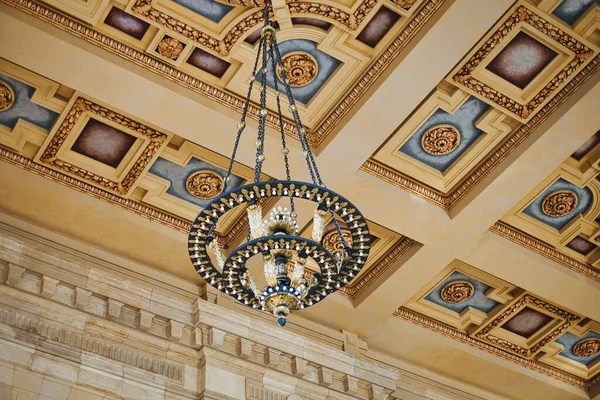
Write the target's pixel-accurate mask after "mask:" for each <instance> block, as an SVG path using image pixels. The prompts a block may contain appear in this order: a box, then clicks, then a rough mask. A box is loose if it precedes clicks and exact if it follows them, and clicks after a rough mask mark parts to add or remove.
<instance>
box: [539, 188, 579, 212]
mask: <svg viewBox="0 0 600 400" xmlns="http://www.w3.org/2000/svg"><path fill="white" fill-rule="evenodd" d="M578 203H579V199H578V198H577V195H576V194H575V193H574V192H572V191H570V190H559V191H556V192H554V193H550V194H549V195H548V196H546V198H545V199H544V201H543V202H542V211H543V213H544V214H546V215H547V216H549V217H562V216H564V215H567V214H569V213H570V212H572V211H573V210H574V209H575V208H576V207H577V204H578Z"/></svg>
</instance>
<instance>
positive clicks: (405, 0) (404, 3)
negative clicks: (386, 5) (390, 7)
mask: <svg viewBox="0 0 600 400" xmlns="http://www.w3.org/2000/svg"><path fill="white" fill-rule="evenodd" d="M393 2H394V4H395V5H397V6H398V7H402V8H404V9H405V10H410V8H411V7H412V6H414V5H415V3H416V2H417V0H393Z"/></svg>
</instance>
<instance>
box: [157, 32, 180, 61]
mask: <svg viewBox="0 0 600 400" xmlns="http://www.w3.org/2000/svg"><path fill="white" fill-rule="evenodd" d="M182 51H183V43H181V42H180V41H179V40H177V39H173V38H171V37H165V38H164V39H163V40H161V41H160V43H159V44H158V53H159V54H160V55H161V56H164V57H167V58H170V59H171V60H176V59H177V57H179V55H180V54H181V52H182Z"/></svg>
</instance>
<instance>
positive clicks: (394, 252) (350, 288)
mask: <svg viewBox="0 0 600 400" xmlns="http://www.w3.org/2000/svg"><path fill="white" fill-rule="evenodd" d="M416 243H417V242H415V241H414V240H412V239H410V238H408V237H405V236H404V237H403V238H402V239H401V240H400V241H399V242H398V243H397V244H396V245H395V246H394V247H392V248H391V249H390V250H389V251H388V252H387V253H386V254H385V256H383V257H382V258H381V260H380V261H379V262H377V263H376V264H375V265H373V266H372V267H371V268H369V269H368V270H367V271H366V272H365V273H363V274H362V275H361V276H359V277H357V278H356V279H355V280H353V281H351V282H350V284H348V285H346V286H344V287H343V288H341V289H340V290H338V292H337V293H339V294H341V295H343V296H345V297H348V298H351V299H356V298H357V297H358V296H360V294H361V293H362V292H364V291H365V289H367V288H368V287H369V286H370V285H371V284H372V283H373V282H375V280H376V279H377V278H379V277H380V276H381V275H382V274H383V273H384V272H385V271H387V269H388V268H390V267H391V266H392V265H393V264H394V263H395V262H396V261H398V260H399V259H400V257H402V256H403V255H404V254H405V253H406V252H407V251H408V250H409V249H410V248H411V247H412V246H413V245H414V244H416Z"/></svg>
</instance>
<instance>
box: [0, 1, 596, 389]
mask: <svg viewBox="0 0 600 400" xmlns="http://www.w3.org/2000/svg"><path fill="white" fill-rule="evenodd" d="M237 3H239V2H237V1H235V2H234V1H231V2H227V1H222V2H217V1H214V0H196V1H190V0H129V1H127V0H87V1H84V0H74V1H64V0H47V1H41V0H39V1H38V0H2V2H1V3H0V57H1V58H0V161H2V162H0V174H1V176H2V189H1V190H0V209H1V211H2V212H1V213H0V221H1V222H2V223H6V224H13V225H15V224H16V225H18V223H17V222H15V221H18V220H24V221H28V222H32V223H34V224H36V225H38V226H39V227H40V228H44V229H49V230H51V231H53V232H55V234H56V235H65V236H68V237H70V238H72V239H75V240H76V241H79V242H82V243H85V244H91V245H92V246H95V247H99V248H102V249H105V250H107V251H109V252H111V253H114V254H116V255H120V256H124V257H126V258H129V259H130V260H131V261H132V262H134V263H143V264H147V265H149V266H151V267H154V268H156V269H159V270H163V271H167V272H169V273H171V274H173V275H176V276H178V277H183V278H185V279H187V280H189V281H190V282H193V283H195V284H197V285H199V286H204V283H203V281H202V279H201V278H200V277H199V276H197V274H196V273H195V271H194V269H193V267H192V265H191V264H190V263H189V260H188V259H187V246H186V233H187V231H188V229H189V225H190V221H191V220H192V219H193V218H194V216H195V215H196V214H197V213H198V211H200V210H201V209H202V207H203V206H205V205H206V204H207V203H208V202H209V201H210V199H212V198H213V197H215V196H216V195H217V194H218V193H220V192H221V191H222V190H224V189H227V188H234V187H236V186H240V185H243V184H245V183H246V182H248V181H251V180H252V179H253V176H254V170H253V164H254V157H255V155H254V148H255V144H254V141H255V137H253V135H255V134H256V126H257V123H256V121H255V120H256V119H257V111H258V108H257V105H256V103H255V102H256V101H257V99H258V98H257V97H253V103H251V105H250V108H249V115H250V116H251V119H253V120H252V121H251V122H250V123H249V129H247V131H246V132H245V136H244V137H243V138H242V140H241V142H240V150H239V153H238V158H237V159H236V160H237V161H236V162H235V163H234V165H233V170H232V172H233V176H232V178H231V180H230V181H229V182H228V183H227V184H226V183H225V180H224V177H225V175H226V173H227V168H228V164H229V158H228V157H229V155H230V153H231V147H232V145H233V141H234V139H235V133H236V130H235V126H236V123H237V119H238V118H239V116H240V112H241V109H242V107H243V97H244V96H245V93H246V91H247V88H248V85H249V84H250V83H251V80H250V77H251V75H252V68H253V58H254V56H255V54H256V43H257V39H258V35H259V28H260V26H261V23H262V12H261V9H260V8H257V7H253V6H239V5H236V4H237ZM273 3H274V7H273V16H272V17H273V18H274V19H275V20H276V21H277V23H276V29H277V37H278V39H279V41H280V43H281V45H280V47H281V50H282V54H283V58H284V63H285V64H286V67H287V68H288V70H287V72H288V74H289V75H290V77H291V78H290V84H291V86H292V87H293V89H292V90H293V93H294V96H295V98H296V99H297V100H298V101H299V103H300V105H299V109H300V114H301V116H302V118H303V121H304V122H305V123H306V126H307V128H308V130H309V138H310V141H311V144H312V146H313V147H314V148H315V149H316V153H317V163H318V164H319V167H320V170H321V172H322V175H323V178H324V180H325V182H326V183H327V184H328V187H331V188H332V189H333V190H335V191H337V192H339V193H343V194H344V196H345V197H347V198H349V199H352V201H353V202H354V203H355V204H356V205H357V206H358V207H360V209H361V210H362V211H363V213H364V215H365V217H366V218H367V219H368V221H369V226H370V230H371V232H372V235H373V238H372V239H373V243H374V244H373V249H372V251H371V257H370V259H369V261H368V263H367V265H366V267H365V268H364V269H363V270H362V272H361V273H360V274H359V275H358V276H357V277H356V278H355V279H354V280H353V281H352V282H351V283H350V284H349V285H348V286H347V287H346V288H344V290H342V291H340V292H339V293H338V294H336V295H333V296H331V297H330V298H329V299H328V300H327V301H326V302H323V303H322V304H320V305H318V306H316V307H314V308H311V309H309V310H306V311H302V312H298V313H297V315H295V316H292V317H291V318H290V324H292V325H293V326H295V327H299V328H301V329H305V330H307V331H309V330H319V329H335V330H340V331H341V330H344V331H348V332H352V333H354V334H356V335H358V337H359V338H360V339H362V340H364V341H365V345H366V346H368V347H369V348H370V349H373V350H376V351H377V352H380V353H381V354H382V355H385V357H389V359H390V363H404V362H410V363H413V364H416V365H417V366H419V367H422V368H423V371H427V370H430V371H434V372H436V373H439V374H442V375H445V376H447V377H448V378H449V379H453V380H456V381H460V382H462V383H464V384H466V385H470V386H472V387H476V388H480V389H482V390H486V391H488V392H489V393H494V394H495V395H497V396H498V397H489V396H488V395H485V394H482V395H481V397H473V398H498V399H500V398H506V399H532V398H544V399H557V400H558V399H560V400H563V399H591V398H596V397H594V396H598V395H599V394H600V384H599V382H600V309H599V308H598V306H597V305H598V304H600V249H599V246H600V181H599V179H600V178H599V174H600V164H599V160H600V133H599V131H598V130H599V129H600V113H599V112H598V110H600V83H599V81H600V74H598V73H596V71H597V69H598V68H600V55H599V54H600V2H598V1H597V0H596V1H595V0H531V1H526V0H519V1H512V0H495V1H493V2H485V3H486V4H485V6H483V5H482V2H481V1H479V0H455V1H451V0H405V1H403V0H394V1H391V0H364V1H363V0H339V1H326V0H322V1H321V0H318V1H313V2H305V1H283V0H281V1H273ZM267 84H268V85H269V86H272V85H273V82H268V83H267ZM268 96H269V98H268V100H267V101H268V107H269V108H273V107H275V102H274V101H271V100H272V97H273V98H274V93H273V91H272V90H270V91H268ZM273 109H274V108H273ZM289 117H290V116H289V115H288V116H287V117H286V118H289ZM268 123H269V124H270V125H269V131H268V132H267V133H268V135H267V136H268V137H267V142H266V149H265V155H266V162H265V167H264V169H263V172H264V173H263V176H262V179H269V178H271V177H273V178H281V177H283V170H282V166H283V164H282V162H281V153H280V148H279V147H278V140H279V139H278V137H277V132H276V131H275V130H271V128H273V126H274V125H275V124H276V120H275V119H274V117H273V116H272V115H269V117H268ZM285 128H286V133H287V135H288V141H289V147H290V149H291V151H290V154H289V157H290V160H291V161H290V164H291V169H292V174H293V175H294V176H295V177H297V178H298V179H307V174H306V172H305V170H304V169H305V164H304V160H303V155H302V149H301V146H300V143H299V142H298V141H297V140H296V132H294V130H293V124H292V123H290V120H288V121H286V125H285ZM272 205H275V204H272ZM298 213H299V215H300V217H299V218H300V219H299V222H300V228H301V232H303V234H304V233H305V234H306V235H310V232H311V230H312V226H311V221H310V218H311V216H312V210H311V209H309V207H308V206H307V207H305V205H302V204H300V205H299V209H298ZM331 222H332V221H327V223H331ZM246 230H247V220H246V217H245V213H244V212H240V213H237V214H235V213H233V214H231V215H228V216H227V218H226V219H225V220H224V221H223V223H222V224H221V225H219V226H218V227H217V231H218V234H219V236H220V240H221V241H222V242H223V243H224V244H226V245H227V246H228V247H229V248H234V247H235V246H236V245H237V244H239V243H240V242H241V241H242V240H243V239H244V237H245V236H246ZM323 240H324V242H323V244H324V245H325V246H328V247H334V246H338V245H339V242H340V239H339V237H337V235H336V234H335V231H332V232H329V231H327V232H326V235H325V236H324V239H323ZM207 296H209V297H210V296H212V297H211V298H215V297H216V300H215V301H217V302H218V303H219V304H222V305H224V306H226V307H236V306H235V305H234V304H233V303H231V302H230V301H229V300H228V299H226V298H224V297H219V296H217V295H216V294H214V293H212V292H211V289H210V288H209V289H208V294H207ZM425 373H426V372H424V374H425ZM399 398H402V397H399Z"/></svg>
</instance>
